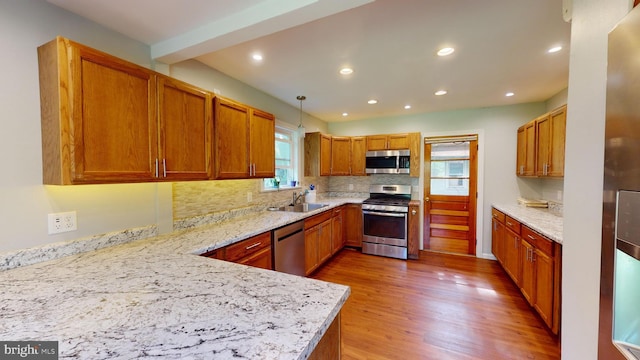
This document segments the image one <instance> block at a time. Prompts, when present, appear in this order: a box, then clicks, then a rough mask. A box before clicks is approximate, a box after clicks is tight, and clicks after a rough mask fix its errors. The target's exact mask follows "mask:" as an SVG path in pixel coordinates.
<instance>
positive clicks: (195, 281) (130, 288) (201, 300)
mask: <svg viewBox="0 0 640 360" xmlns="http://www.w3.org/2000/svg"><path fill="white" fill-rule="evenodd" d="M362 200H363V199H344V198H343V199H326V200H322V201H321V202H322V203H327V204H329V207H326V208H323V209H320V210H315V211H312V212H308V213H304V214H302V213H287V212H279V211H278V212H269V211H263V212H258V213H253V214H250V215H247V216H243V217H238V218H235V219H231V220H227V221H224V222H221V223H218V224H215V225H208V226H203V227H199V228H195V229H192V230H182V231H178V232H173V233H171V234H167V235H161V236H157V237H153V238H149V239H145V240H137V241H132V242H129V243H126V244H122V245H118V246H112V247H107V248H104V249H100V250H96V251H90V252H85V253H81V254H77V255H72V256H67V257H63V258H59V259H56V260H51V261H46V262H41V263H37V264H34V265H29V266H24V267H18V268H15V269H11V270H7V271H3V272H0V283H2V293H1V294H0V313H1V314H2V315H1V316H2V317H1V318H2V321H0V339H3V340H13V341H19V340H34V341H35V340H39V341H59V353H60V354H59V356H60V358H61V359H64V358H81V359H103V358H109V359H139V358H152V357H153V358H156V357H161V358H167V359H185V358H186V359H232V358H233V359H306V358H307V357H308V356H309V355H310V354H311V352H312V351H313V349H314V348H315V347H316V345H317V343H318V341H319V340H320V339H321V338H322V336H323V335H324V333H325V332H326V329H327V328H328V327H329V325H330V324H331V322H332V321H333V320H334V319H335V317H336V315H337V314H338V313H339V312H340V310H341V308H342V306H343V305H344V303H345V301H346V300H347V298H348V296H349V294H350V289H349V287H347V286H343V285H338V284H332V283H327V282H322V281H318V280H314V279H308V278H304V277H299V276H294V275H289V274H284V273H278V272H275V271H270V270H263V269H258V268H253V267H248V266H244V265H239V264H234V263H229V262H225V261H220V260H214V259H208V258H204V257H200V256H196V255H194V254H201V253H203V252H206V251H209V250H212V249H215V248H219V247H222V246H225V245H229V244H231V243H234V242H237V241H240V240H243V239H245V238H247V237H250V236H253V235H256V234H259V233H262V232H264V231H268V230H271V229H274V228H277V227H280V226H283V225H286V224H288V223H291V222H294V221H297V220H301V219H303V218H305V217H307V216H311V215H314V214H317V213H321V212H323V211H325V210H328V209H330V208H333V207H336V206H339V205H342V204H345V203H354V202H355V203H360V202H362Z"/></svg>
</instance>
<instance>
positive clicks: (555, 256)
mask: <svg viewBox="0 0 640 360" xmlns="http://www.w3.org/2000/svg"><path fill="white" fill-rule="evenodd" d="M492 226H493V227H492V229H491V234H492V246H491V248H492V251H493V253H494V255H495V256H496V258H497V259H498V261H499V262H500V264H501V265H502V267H503V268H504V270H505V272H506V273H507V274H508V275H509V276H510V277H511V279H512V280H513V281H514V283H515V284H516V285H518V287H519V288H520V292H522V296H523V297H524V298H525V299H526V300H527V302H528V303H529V304H530V305H531V306H532V307H533V308H534V309H535V310H536V312H537V313H538V314H539V315H540V318H541V319H542V320H543V321H544V322H545V324H546V325H547V326H548V327H549V329H551V331H552V332H553V333H554V334H558V332H559V330H560V304H561V303H560V301H561V299H560V298H561V284H560V282H561V268H562V266H561V265H562V264H561V261H562V245H560V244H558V243H556V242H554V241H552V240H550V239H547V238H546V237H544V236H542V235H540V234H538V233H536V232H535V231H533V230H531V228H529V227H528V226H526V225H524V224H520V223H519V222H518V221H516V220H515V219H513V218H511V217H509V216H508V215H507V216H505V214H503V213H502V212H500V211H498V210H496V209H493V211H492Z"/></svg>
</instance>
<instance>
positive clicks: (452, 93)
mask: <svg viewBox="0 0 640 360" xmlns="http://www.w3.org/2000/svg"><path fill="white" fill-rule="evenodd" d="M47 1H49V2H50V3H53V4H55V5H58V6H60V7H63V8H65V9H67V10H69V11H72V12H74V13H77V14H79V15H81V16H83V17H86V18H88V19H90V20H93V21H95V22H97V23H100V24H102V25H104V26H106V27H108V28H111V29H113V30H115V31H118V32H120V33H123V34H124V35H127V36H129V37H131V38H133V39H136V40H139V41H142V42H144V43H146V44H149V45H150V46H151V54H152V56H153V57H154V58H155V59H156V60H158V61H162V62H166V63H169V64H172V63H176V62H179V61H183V60H186V59H196V60H199V61H201V62H203V63H205V64H207V65H208V66H210V67H212V68H215V69H217V70H219V71H221V72H223V73H225V74H227V75H229V76H231V77H233V78H236V79H238V80H240V81H242V82H244V83H247V84H249V85H251V86H253V87H255V88H257V89H260V90H262V91H264V92H266V93H268V94H270V95H272V96H274V97H276V98H279V99H281V100H282V101H284V102H287V103H289V104H291V105H293V106H296V107H298V106H299V102H298V101H297V100H296V96H297V95H305V96H307V100H306V101H305V102H304V103H303V109H304V111H305V112H307V113H309V114H311V115H314V116H316V117H318V118H320V119H323V120H325V121H348V120H357V119H363V118H373V117H379V116H396V115H404V114H410V113H423V112H435V111H444V110H452V109H465V108H479V107H489V106H499V105H507V104H516V103H525V102H533V101H543V100H546V99H548V98H549V97H551V96H552V95H554V94H556V93H557V92H559V91H560V90H562V89H564V88H566V86H567V83H568V74H569V41H570V24H569V23H567V22H564V21H563V19H562V1H561V0H535V1H531V0H481V1H479V0H161V1H158V0H109V1H105V0H47ZM554 45H562V46H563V47H564V48H563V50H562V51H560V52H558V53H554V54H548V53H546V50H547V49H549V48H550V47H552V46H554ZM443 46H452V47H455V49H456V51H455V53H454V54H453V55H451V56H448V57H438V56H436V54H435V53H436V51H437V50H438V49H439V48H440V47H443ZM253 52H260V53H261V54H263V56H264V60H263V61H262V62H261V63H259V64H258V63H256V62H255V61H254V60H252V59H251V56H250V55H251V54H252V53H253ZM345 65H348V66H351V67H353V68H354V70H355V72H354V73H353V74H351V75H349V76H343V75H340V74H339V73H338V71H339V69H340V68H341V67H342V66H345ZM440 89H445V90H447V91H448V94H447V95H444V96H435V95H434V92H435V91H436V90H440ZM509 91H513V92H514V93H515V96H513V97H506V96H505V93H506V92H509ZM222 95H224V94H222ZM370 98H375V99H377V100H378V101H379V102H378V104H376V105H368V104H367V100H369V99H370ZM405 104H410V105H411V106H412V108H411V109H410V110H405V109H404V108H403V107H404V105H405ZM343 112H348V113H349V116H347V117H343V116H342V115H341V114H342V113H343Z"/></svg>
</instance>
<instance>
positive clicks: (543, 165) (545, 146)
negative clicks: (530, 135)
mask: <svg viewBox="0 0 640 360" xmlns="http://www.w3.org/2000/svg"><path fill="white" fill-rule="evenodd" d="M536 132H537V136H536V155H537V157H536V175H537V176H547V171H548V166H549V150H550V149H551V118H550V117H549V116H543V117H541V118H538V119H537V120H536Z"/></svg>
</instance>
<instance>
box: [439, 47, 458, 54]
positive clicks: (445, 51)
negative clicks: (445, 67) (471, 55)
mask: <svg viewBox="0 0 640 360" xmlns="http://www.w3.org/2000/svg"><path fill="white" fill-rule="evenodd" d="M454 51H456V49H454V48H452V47H445V48H442V49H440V50H438V56H447V55H451V54H453V52H454Z"/></svg>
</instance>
